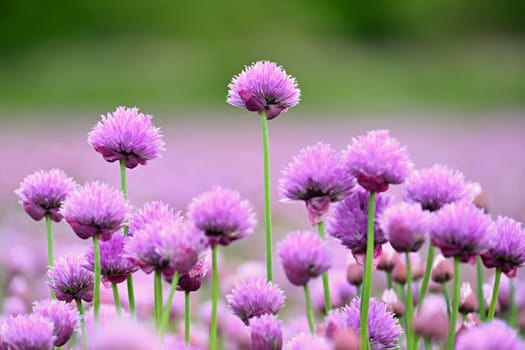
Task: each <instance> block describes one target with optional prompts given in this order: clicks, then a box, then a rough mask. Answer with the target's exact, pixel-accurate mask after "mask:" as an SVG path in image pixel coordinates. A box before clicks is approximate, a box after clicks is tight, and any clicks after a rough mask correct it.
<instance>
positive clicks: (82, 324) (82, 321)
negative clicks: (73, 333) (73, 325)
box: [75, 299, 88, 350]
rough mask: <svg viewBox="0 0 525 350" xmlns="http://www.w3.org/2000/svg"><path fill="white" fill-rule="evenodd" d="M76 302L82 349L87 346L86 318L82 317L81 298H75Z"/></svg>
mask: <svg viewBox="0 0 525 350" xmlns="http://www.w3.org/2000/svg"><path fill="white" fill-rule="evenodd" d="M75 302H76V304H77V309H78V313H79V314H80V327H81V332H82V349H84V350H85V349H87V348H88V342H87V332H86V319H85V317H84V308H83V307H82V300H80V299H75Z"/></svg>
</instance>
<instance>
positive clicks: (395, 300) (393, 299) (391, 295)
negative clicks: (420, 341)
mask: <svg viewBox="0 0 525 350" xmlns="http://www.w3.org/2000/svg"><path fill="white" fill-rule="evenodd" d="M381 301H382V302H383V303H385V304H386V305H387V306H388V308H387V309H388V311H390V312H392V313H393V314H394V315H396V317H397V318H401V316H403V314H404V313H405V305H403V302H402V301H401V299H399V297H398V296H397V294H396V292H395V291H394V290H393V289H385V290H384V291H383V294H382V295H381Z"/></svg>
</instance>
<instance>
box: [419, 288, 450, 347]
mask: <svg viewBox="0 0 525 350" xmlns="http://www.w3.org/2000/svg"><path fill="white" fill-rule="evenodd" d="M448 330H449V321H448V316H447V304H446V302H445V299H443V297H442V296H441V295H435V294H429V295H428V296H427V297H426V298H425V302H424V303H423V305H420V306H419V308H418V310H417V312H416V314H415V316H414V333H415V334H417V335H419V336H421V337H423V338H425V339H432V340H433V341H435V342H445V341H446V340H447V336H448Z"/></svg>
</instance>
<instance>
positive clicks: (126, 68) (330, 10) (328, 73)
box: [0, 0, 525, 116]
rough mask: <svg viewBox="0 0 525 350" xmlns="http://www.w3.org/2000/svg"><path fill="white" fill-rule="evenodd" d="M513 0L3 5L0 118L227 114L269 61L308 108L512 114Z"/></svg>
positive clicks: (32, 1)
mask: <svg viewBox="0 0 525 350" xmlns="http://www.w3.org/2000/svg"><path fill="white" fill-rule="evenodd" d="M524 4H525V3H524V2H523V1H521V0H502V1H494V0H478V1H469V0H427V1H415V0H406V1H393V0H373V1H353V0H346V1H345V0H327V1H313V0H287V1H276V0H269V1H268V0H266V1H262V0H256V1H241V0H226V1H204V0H196V1H168V0H153V1H134V0H126V1H124V0H115V1H107V0H77V1H67V0H62V1H60V0H49V1H41V0H23V1H21V0H2V1H1V2H0V111H3V113H2V115H4V116H5V115H13V114H11V113H14V112H21V113H35V112H38V113H42V112H54V111H64V112H70V111H94V112H96V113H97V114H100V113H103V112H106V111H111V110H113V109H114V107H115V106H116V105H129V106H133V105H137V106H139V107H140V108H141V109H142V110H144V111H155V110H163V109H169V110H213V111H227V110H230V109H228V107H227V106H226V103H225V96H226V93H227V84H228V83H229V81H230V80H231V77H232V76H233V75H234V74H237V73H239V72H240V70H241V69H242V67H243V66H244V65H246V64H250V63H251V62H253V61H255V60H258V59H270V60H274V61H276V62H278V63H279V64H281V65H283V66H284V67H285V68H286V70H287V71H288V73H290V74H292V75H294V76H295V77H297V79H298V81H299V85H300V87H301V89H302V92H303V102H302V103H301V104H300V106H299V107H298V108H301V110H303V111H307V112H314V113H318V112H335V113H340V112H349V111H350V112H352V111H393V110H405V109H425V110H445V111H450V110H452V111H457V110H460V111H463V110H469V111H480V110H500V109H505V110H509V109H510V110H516V109H517V110H521V109H522V108H523V107H524V106H525V64H524V63H525V45H524V43H525V42H524V39H525V37H524V34H525V21H523V13H525V5H524Z"/></svg>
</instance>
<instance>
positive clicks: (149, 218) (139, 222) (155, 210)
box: [128, 201, 180, 236]
mask: <svg viewBox="0 0 525 350" xmlns="http://www.w3.org/2000/svg"><path fill="white" fill-rule="evenodd" d="M179 216H180V214H179V213H176V214H174V213H173V209H172V208H171V207H170V206H169V205H167V204H165V203H163V202H161V201H153V202H151V203H146V204H144V206H143V207H142V208H140V209H139V210H138V211H136V212H135V213H134V214H133V215H131V217H130V219H129V232H128V235H129V236H133V233H134V232H135V231H137V230H140V229H141V228H142V227H144V225H146V224H149V223H151V222H153V221H157V220H158V221H169V220H176V219H177V218H178V217H179Z"/></svg>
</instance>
